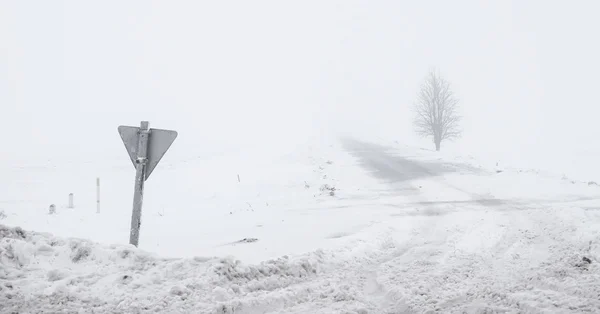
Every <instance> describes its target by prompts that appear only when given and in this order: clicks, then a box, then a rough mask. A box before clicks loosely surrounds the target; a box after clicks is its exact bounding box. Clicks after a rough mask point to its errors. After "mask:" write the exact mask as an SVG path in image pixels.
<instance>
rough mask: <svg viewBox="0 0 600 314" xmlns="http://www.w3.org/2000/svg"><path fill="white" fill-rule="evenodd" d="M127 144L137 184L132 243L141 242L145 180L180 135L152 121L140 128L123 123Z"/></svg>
mask: <svg viewBox="0 0 600 314" xmlns="http://www.w3.org/2000/svg"><path fill="white" fill-rule="evenodd" d="M118 130H119V134H120V135H121V139H122V140H123V144H125V148H126V149H127V152H128V153H129V158H130V159H131V162H132V163H133V166H134V167H135V185H134V192H133V210H132V213H131V230H130V233H129V243H130V244H133V245H135V246H136V247H137V246H138V244H139V239H140V227H141V224H142V220H141V217H142V202H143V199H144V182H145V181H146V180H148V178H149V177H150V174H152V171H153V170H154V168H156V165H158V162H159V161H160V160H161V158H162V157H163V156H164V155H165V153H166V152H167V150H169V147H171V144H173V142H174V141H175V139H176V138H177V132H176V131H172V130H162V129H150V128H149V123H148V121H142V122H141V123H140V127H133V126H123V125H122V126H119V128H118Z"/></svg>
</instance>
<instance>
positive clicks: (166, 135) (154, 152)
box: [119, 125, 177, 180]
mask: <svg viewBox="0 0 600 314" xmlns="http://www.w3.org/2000/svg"><path fill="white" fill-rule="evenodd" d="M141 131H142V130H141V129H140V128H139V127H133V126H124V125H122V126H119V134H120V135H121V138H122V139H123V143H124V144H125V148H126V149H127V152H128V153H129V158H131V162H132V163H133V167H136V168H137V164H138V163H139V161H138V150H139V146H140V134H141ZM148 131H149V133H148V142H147V145H148V146H147V151H146V169H145V173H146V177H145V179H144V180H148V177H150V174H151V173H152V170H154V168H156V165H158V162H159V161H160V160H161V158H162V157H163V156H164V155H165V153H166V152H167V150H169V147H171V144H173V142H174V141H175V138H177V131H172V130H162V129H149V130H148Z"/></svg>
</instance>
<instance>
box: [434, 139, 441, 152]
mask: <svg viewBox="0 0 600 314" xmlns="http://www.w3.org/2000/svg"><path fill="white" fill-rule="evenodd" d="M441 145H442V143H441V141H435V151H436V152H439V151H440V146H441Z"/></svg>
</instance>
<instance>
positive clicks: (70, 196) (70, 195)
mask: <svg viewBox="0 0 600 314" xmlns="http://www.w3.org/2000/svg"><path fill="white" fill-rule="evenodd" d="M69 208H75V205H74V204H73V193H69Z"/></svg>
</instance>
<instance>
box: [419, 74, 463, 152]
mask: <svg viewBox="0 0 600 314" xmlns="http://www.w3.org/2000/svg"><path fill="white" fill-rule="evenodd" d="M457 109H458V99H456V98H455V97H454V93H452V91H451V90H450V83H448V81H446V80H445V79H443V78H442V77H441V76H440V74H439V73H438V72H437V71H435V70H432V71H431V72H429V75H428V76H427V78H426V79H425V82H423V85H421V89H420V90H419V94H418V97H417V101H416V103H415V105H414V111H415V120H414V125H415V129H416V132H417V134H419V135H421V136H423V137H430V136H431V137H432V139H433V142H434V143H435V149H436V150H437V151H439V150H440V147H441V144H442V141H443V140H452V139H456V138H458V137H460V133H461V132H460V129H459V127H458V124H459V122H460V119H461V117H460V116H459V115H458V110H457Z"/></svg>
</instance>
